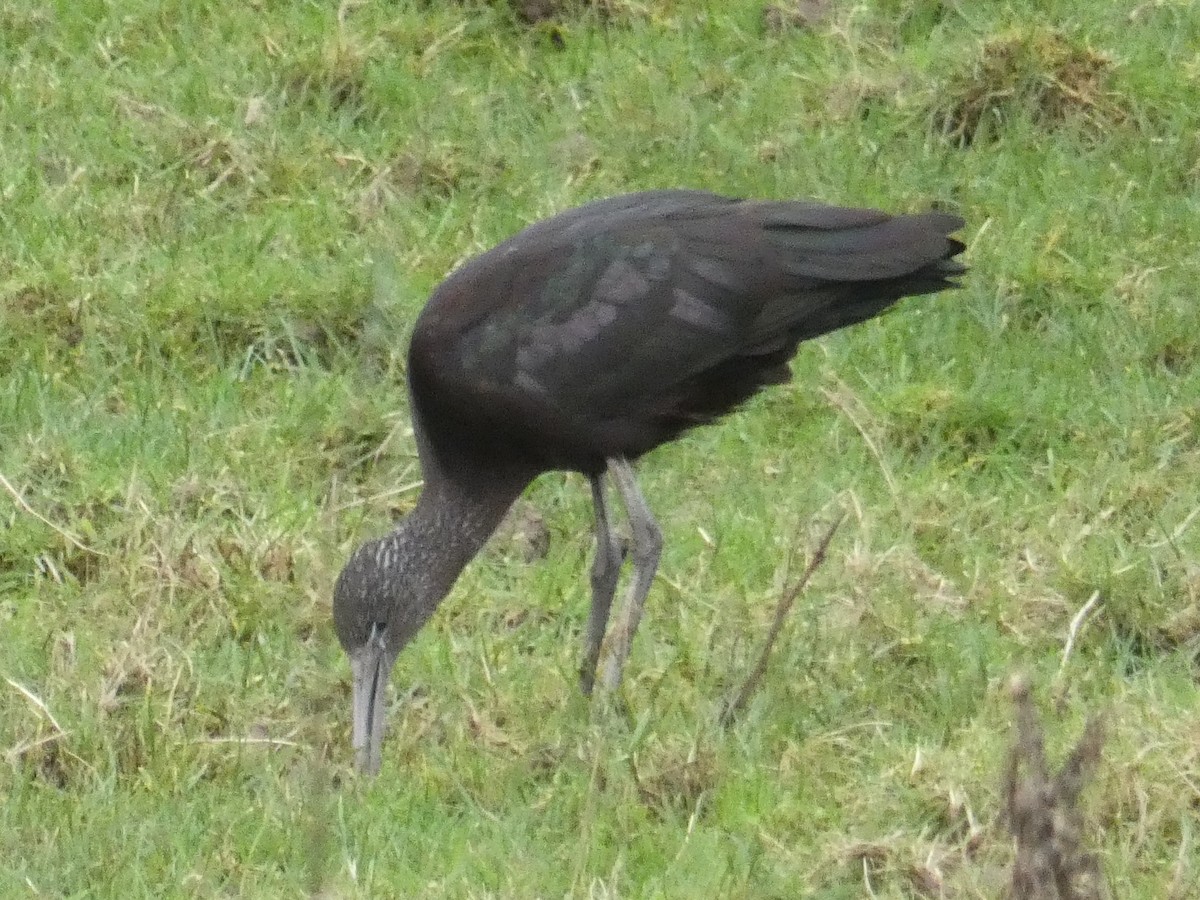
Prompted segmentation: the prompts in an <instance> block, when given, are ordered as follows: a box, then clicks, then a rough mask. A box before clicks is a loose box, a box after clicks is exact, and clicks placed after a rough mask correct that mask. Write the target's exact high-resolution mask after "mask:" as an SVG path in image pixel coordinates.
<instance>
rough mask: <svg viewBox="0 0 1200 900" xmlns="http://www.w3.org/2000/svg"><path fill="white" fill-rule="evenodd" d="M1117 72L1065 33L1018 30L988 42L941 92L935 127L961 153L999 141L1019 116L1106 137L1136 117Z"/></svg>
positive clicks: (1105, 57) (934, 111) (1045, 125)
mask: <svg viewBox="0 0 1200 900" xmlns="http://www.w3.org/2000/svg"><path fill="white" fill-rule="evenodd" d="M1113 70H1114V62H1113V59H1112V57H1110V56H1109V55H1107V54H1105V53H1102V52H1100V51H1098V50H1096V49H1094V48H1092V47H1090V46H1088V45H1086V44H1081V43H1079V42H1078V41H1077V40H1076V39H1075V38H1073V37H1071V36H1068V35H1065V34H1063V33H1062V32H1060V31H1057V30H1054V29H1051V28H1046V27H1037V28H1016V29H1013V30H1011V31H1008V32H1005V33H1002V34H999V35H996V36H995V37H992V38H989V39H988V40H986V41H984V42H983V44H982V46H981V47H980V48H979V51H978V53H976V54H974V55H973V56H972V57H971V58H970V59H969V60H968V61H967V62H966V64H965V65H963V66H962V67H961V68H960V69H959V70H958V71H957V72H955V73H953V74H952V75H951V76H950V78H949V80H948V81H947V82H946V83H944V84H942V85H940V86H939V87H938V90H937V99H936V100H935V101H934V104H933V109H932V121H933V128H934V130H935V131H936V132H938V133H940V134H943V135H945V136H947V137H949V138H950V139H951V140H953V141H955V142H957V143H958V144H960V145H961V146H968V145H970V144H972V143H974V142H975V141H976V140H979V139H982V140H985V141H991V140H995V139H996V138H997V137H998V136H999V134H1000V133H1001V128H1002V127H1003V125H1004V124H1005V123H1006V122H1008V121H1009V120H1011V119H1013V118H1015V117H1018V116H1027V117H1028V118H1029V119H1030V120H1031V121H1032V122H1033V123H1034V124H1035V125H1036V126H1038V127H1039V128H1045V129H1056V128H1059V127H1062V126H1064V125H1066V124H1068V123H1074V124H1077V125H1078V126H1080V127H1081V129H1082V130H1083V131H1085V132H1087V133H1090V134H1091V135H1093V136H1101V135H1103V134H1105V133H1107V132H1108V131H1110V130H1111V129H1112V128H1114V127H1116V126H1118V125H1120V124H1121V123H1122V122H1124V121H1125V120H1126V119H1127V118H1128V115H1129V110H1128V109H1127V107H1126V104H1125V102H1124V100H1123V98H1122V97H1121V96H1120V95H1119V94H1117V93H1116V92H1115V91H1114V90H1113V89H1112V86H1111V83H1110V82H1111V76H1112V73H1113Z"/></svg>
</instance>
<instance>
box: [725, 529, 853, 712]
mask: <svg viewBox="0 0 1200 900" xmlns="http://www.w3.org/2000/svg"><path fill="white" fill-rule="evenodd" d="M844 518H846V514H845V513H842V515H840V516H838V517H837V519H835V520H834V522H833V524H832V525H830V526H829V530H828V531H826V532H825V536H824V537H823V538H821V542H820V543H819V544H817V549H816V552H815V553H813V557H812V559H811V560H809V563H808V566H807V568H805V570H804V574H803V575H801V576H800V580H799V581H797V582H796V583H795V584H794V585H792V587H791V588H790V589H788V590H785V591H784V592H783V595H782V596H781V597H780V598H779V602H778V603H777V604H775V619H774V621H772V622H771V629H770V630H769V631H768V632H767V639H766V641H764V642H763V648H762V652H760V653H759V654H758V662H757V663H755V664H754V668H753V669H752V670H751V672H750V674H749V675H747V676H746V680H745V681H744V682H742V687H741V689H740V690H739V691H738V692H737V695H736V696H735V697H734V698H733V699H732V700H731V701H730V702H729V703H728V704H726V706H725V709H724V710H722V712H721V719H720V721H721V727H722V728H728V727H729V726H730V725H732V724H733V723H734V721H736V719H737V717H738V716H739V715H740V714H741V713H742V712H743V711H744V710H745V708H746V704H747V703H749V702H750V696H751V695H752V694H753V693H754V692H755V690H757V689H758V685H759V682H761V681H762V677H763V674H764V673H765V672H766V671H767V660H768V659H769V658H770V656H771V650H772V648H773V647H774V646H775V640H776V639H777V638H778V637H779V632H780V631H781V630H783V620H784V619H786V618H787V614H788V613H789V612H790V611H791V608H792V605H793V604H795V602H796V598H797V597H799V596H800V594H801V593H802V592H803V591H804V588H805V587H806V586H807V585H808V581H809V579H810V578H812V575H813V572H815V571H817V567H818V566H820V565H821V563H823V562H825V554H826V553H827V552H828V550H829V544H830V542H831V541H832V540H833V535H834V533H835V532H836V531H837V530H838V526H839V525H841V524H842V520H843V519H844Z"/></svg>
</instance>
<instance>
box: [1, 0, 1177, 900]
mask: <svg viewBox="0 0 1200 900" xmlns="http://www.w3.org/2000/svg"><path fill="white" fill-rule="evenodd" d="M608 5H609V7H611V9H612V12H611V14H610V15H608V16H607V17H605V16H602V15H600V14H599V13H596V12H594V11H593V12H586V11H585V12H582V13H579V14H576V15H571V16H566V17H565V18H562V19H561V20H560V21H557V22H541V23H538V24H536V25H533V26H526V25H524V24H523V23H522V22H521V21H520V20H519V19H518V18H517V17H516V16H515V15H514V14H512V13H511V12H510V11H509V10H508V9H507V7H505V6H504V5H503V4H492V5H485V4H482V3H462V4H459V3H421V2H417V0H399V2H396V3H388V4H384V3H364V4H343V6H342V10H341V14H340V15H339V14H338V11H337V9H336V7H335V5H332V4H316V3H307V4H300V3H292V4H289V3H252V4H228V3H215V2H207V3H194V2H187V3H184V2H166V3H151V2H148V0H123V2H99V0H83V2H74V3H66V2H59V3H53V4H30V3H28V2H24V0H0V58H2V59H3V60H4V68H5V74H4V77H3V79H0V109H2V110H3V115H2V116H0V473H2V474H3V475H4V476H5V478H6V480H7V483H8V486H9V487H10V488H11V489H12V490H5V491H4V493H3V494H2V495H0V676H3V678H5V679H7V680H6V681H4V682H2V683H0V750H3V751H4V752H5V757H4V764H3V765H2V766H0V796H3V802H0V861H2V862H0V895H3V896H6V897H7V896H13V897H16V896H69V897H108V896H112V897H122V898H124V897H130V896H146V897H176V896H180V897H183V896H198V897H210V896H263V897H274V896H279V897H287V896H300V895H308V894H320V895H321V896H328V897H356V896H362V897H368V896H416V895H418V894H420V895H422V896H446V897H485V896H496V897H534V896H539V897H559V896H571V897H681V898H682V897H696V896H706V895H708V896H721V897H725V896H732V897H754V898H765V897H780V898H783V897H795V896H813V897H828V898H838V897H860V896H864V895H868V894H870V892H872V891H873V896H878V897H911V896H947V897H994V896H998V895H999V893H1000V891H1001V886H1002V885H1003V884H1004V883H1005V882H1006V879H1007V877H1008V876H1007V870H1008V867H1009V865H1010V862H1011V855H1012V853H1011V841H1010V839H1009V838H1008V837H1007V835H1006V832H1005V830H1004V826H1003V824H1002V823H1001V822H1000V820H999V813H1000V810H1001V808H1002V805H1003V796H1002V791H1001V782H1000V772H1001V769H1002V767H1003V761H1004V758H1005V753H1006V748H1007V746H1008V743H1009V728H1010V722H1011V718H1012V709H1011V704H1010V702H1009V700H1008V698H1007V694H1006V692H1005V690H1004V685H1005V684H1006V681H1007V678H1008V676H1009V675H1010V674H1011V673H1012V672H1014V671H1016V670H1018V669H1022V670H1025V671H1028V672H1030V673H1031V674H1032V676H1033V678H1034V681H1035V684H1036V685H1037V686H1038V688H1039V697H1040V699H1041V701H1042V706H1043V709H1045V710H1052V711H1053V712H1054V716H1053V721H1052V723H1051V724H1050V726H1049V741H1050V745H1051V751H1052V756H1054V757H1056V758H1057V757H1060V756H1061V755H1062V753H1063V752H1064V751H1065V749H1066V748H1067V747H1068V746H1069V745H1070V743H1071V742H1072V741H1074V740H1075V738H1076V737H1077V735H1078V734H1079V732H1080V731H1081V729H1082V724H1083V721H1084V720H1085V719H1086V718H1087V717H1088V716H1089V715H1091V714H1093V713H1096V712H1101V711H1105V712H1107V714H1108V717H1109V733H1110V737H1109V740H1108V744H1107V746H1106V748H1105V752H1104V760H1103V762H1102V763H1101V766H1100V771H1099V775H1098V778H1097V782H1096V783H1095V784H1093V785H1092V786H1091V787H1090V789H1089V790H1088V792H1087V793H1086V795H1085V798H1086V800H1087V810H1088V815H1087V817H1086V823H1087V829H1088V833H1087V841H1088V843H1089V845H1090V847H1091V848H1092V849H1093V850H1095V851H1096V852H1097V853H1098V854H1099V857H1100V859H1101V862H1102V864H1103V866H1104V869H1105V872H1106V874H1107V877H1108V879H1109V881H1110V883H1111V886H1112V890H1113V893H1114V896H1119V897H1135V898H1141V897H1145V898H1162V897H1168V896H1171V897H1177V898H1184V897H1189V896H1196V895H1197V892H1200V866H1197V864H1196V862H1195V858H1196V857H1195V849H1196V839H1197V829H1198V826H1200V788H1198V787H1197V785H1198V784H1200V749H1198V748H1200V731H1198V730H1197V724H1196V723H1197V717H1196V714H1197V704H1198V702H1200V696H1198V691H1197V678H1198V677H1200V663H1198V660H1197V656H1198V653H1200V523H1198V522H1197V518H1200V517H1198V516H1197V509H1198V508H1200V490H1198V489H1197V485H1198V484H1200V366H1198V363H1200V337H1198V335H1200V313H1198V310H1200V307H1198V306H1197V298H1196V285H1197V283H1198V282H1200V253H1198V252H1197V233H1198V225H1197V223H1198V222H1200V139H1198V138H1197V134H1200V102H1198V101H1197V97H1200V57H1198V56H1197V54H1196V49H1195V48H1196V47H1197V46H1200V11H1198V10H1197V9H1196V8H1195V6H1194V5H1193V4H1191V3H1189V2H1186V0H1156V2H1149V3H1135V2H1133V0H1130V2H1128V3H1108V4H1100V3H1092V2H1088V0H1052V2H1036V3H1035V2H1033V0H1009V2H1005V3H987V4H967V3H962V4H959V3H951V2H944V3H943V2H936V0H920V2H916V3H909V2H903V3H902V2H899V0H876V2H866V0H860V2H852V0H844V2H839V0H835V2H834V3H833V4H832V9H831V12H830V14H829V16H828V18H827V19H825V20H824V21H823V22H821V23H819V24H818V25H816V26H815V27H813V28H811V29H807V30H804V29H796V30H784V31H781V32H774V31H770V30H768V29H766V28H764V25H763V21H762V4H760V3H757V2H755V3H750V2H736V3H733V2H730V3H726V2H717V0H709V2H704V0H674V2H664V3H648V2H646V3H643V2H634V0H628V2H612V3H609V4H608ZM655 186H695V187H707V188H710V189H713V190H718V191H723V192H728V193H734V194H742V195H761V196H772V197H794V196H795V197H799V196H810V197H816V198H819V199H822V200H826V201H830V202H839V203H846V204H864V205H878V206H881V207H885V208H888V209H893V210H916V209H922V208H926V207H928V206H929V205H930V204H931V203H935V202H936V203H938V204H941V205H943V206H944V207H946V208H949V209H953V210H955V211H958V212H960V213H961V214H962V215H963V216H964V217H965V218H966V219H967V220H968V222H969V225H968V227H967V229H966V232H965V236H966V239H967V240H968V242H969V244H970V249H969V254H968V255H969V261H970V263H971V266H972V272H971V275H970V277H969V278H968V279H967V283H966V287H965V289H964V290H962V291H959V292H957V293H954V294H943V295H939V296H937V297H933V298H925V299H923V300H918V301H912V302H909V303H907V304H905V305H904V306H903V307H902V308H901V310H900V311H898V312H897V313H896V314H894V315H891V316H888V317H886V318H885V320H884V321H880V322H873V323H870V324H867V325H865V326H862V327H859V328H855V329H853V330H851V331H848V332H845V333H841V334H836V335H833V336H830V337H828V338H825V339H823V340H822V341H820V342H818V343H816V344H814V345H809V346H807V347H806V348H805V349H804V350H803V351H802V352H801V354H800V355H799V357H798V358H797V360H796V362H795V365H794V369H795V374H796V378H795V380H794V382H793V383H792V384H791V385H788V386H785V387H782V388H779V389H776V390H773V391H772V392H770V393H767V394H765V395H763V396H761V397H760V398H758V399H756V400H755V401H754V402H752V403H751V404H749V406H748V408H747V409H746V410H745V411H743V412H741V413H739V414H737V415H735V416H733V417H731V418H730V419H728V420H727V421H726V422H725V423H724V424H722V425H721V426H719V427H715V428H710V429H707V430H703V431H700V432H696V433H694V434H692V435H690V436H688V437H687V438H686V439H685V440H683V441H681V442H680V443H679V444H678V445H676V446H674V447H671V448H668V449H664V450H662V451H659V452H657V453H655V454H653V455H652V456H651V457H650V458H648V459H647V460H645V462H644V464H643V466H642V471H643V473H644V476H643V486H644V488H645V491H646V493H647V495H648V497H649V499H650V501H651V504H652V505H653V506H654V507H655V509H656V510H657V511H658V513H659V514H660V519H661V522H662V525H663V528H664V531H665V534H666V550H665V553H664V557H663V563H662V569H661V577H660V578H659V580H658V582H657V584H656V586H655V589H654V590H653V591H652V593H651V596H650V601H649V605H648V612H647V617H646V620H645V622H644V624H643V626H642V629H641V633H640V634H639V636H638V642H637V644H636V646H635V648H634V654H633V658H632V659H631V661H630V665H629V668H628V670H627V696H628V699H629V702H630V706H631V709H632V720H631V722H630V723H626V722H625V721H623V720H622V719H620V718H619V717H616V716H613V715H611V714H605V713H604V712H602V711H600V710H596V709H589V707H588V705H587V704H586V703H585V702H584V701H583V700H582V699H581V698H580V697H579V696H578V695H577V691H576V688H575V678H574V672H575V668H576V665H577V654H578V644H579V632H580V629H581V626H582V622H583V618H584V616H585V614H586V604H587V579H586V571H587V565H588V560H589V558H590V552H591V545H590V527H591V512H590V508H589V497H588V492H587V490H586V485H585V484H584V483H583V481H582V479H580V478H579V477H577V476H562V475H550V476H546V477H544V478H542V479H541V480H540V481H539V482H538V483H537V484H536V485H535V486H534V487H533V488H532V489H531V490H530V492H529V494H528V498H527V499H528V502H529V503H531V504H533V506H534V507H535V508H536V509H537V510H538V511H539V512H540V514H541V515H542V516H544V518H545V521H546V523H547V525H548V527H549V530H550V537H551V540H550V549H549V554H548V556H547V558H546V559H544V560H542V561H540V562H537V563H535V564H526V563H525V562H524V561H523V560H522V558H521V553H520V550H519V548H518V546H517V544H516V542H515V541H514V540H513V539H511V538H503V537H502V538H500V539H498V540H497V541H496V542H495V543H494V544H493V545H492V548H491V549H490V550H489V551H488V553H487V554H486V555H485V556H484V557H483V558H481V559H480V560H479V561H477V562H476V563H475V564H474V565H473V566H472V567H470V568H469V569H468V571H467V573H466V575H465V576H464V578H463V579H462V581H461V582H460V584H459V586H458V587H457V588H456V590H455V591H454V593H453V594H452V595H451V597H450V598H449V599H448V600H447V602H446V603H445V605H444V606H443V608H442V610H441V611H440V612H439V613H438V615H437V617H436V618H435V619H434V621H433V622H432V623H431V625H430V626H429V627H428V628H427V629H426V630H425V631H424V632H423V633H422V635H421V637H420V638H419V639H418V640H417V641H416V642H415V643H414V644H413V645H412V646H411V647H410V648H409V649H408V650H407V651H406V653H405V654H404V656H403V658H402V660H401V663H400V665H399V666H398V668H397V671H396V674H395V677H394V681H395V683H396V687H397V692H398V696H397V703H396V704H395V705H394V708H393V709H392V713H391V728H392V730H391V733H390V736H389V741H388V743H387V745H386V749H385V763H384V771H383V774H382V776H381V777H380V778H379V779H378V780H377V781H374V782H367V781H363V780H360V779H358V778H356V777H354V776H353V774H352V773H351V772H350V769H349V765H348V763H349V760H350V752H349V748H348V742H349V741H348V712H349V684H348V671H347V666H346V663H345V661H344V659H343V657H342V654H341V651H340V649H339V648H338V646H337V643H336V640H335V639H334V636H333V633H332V629H331V628H330V615H329V597H330V590H331V585H332V581H333V578H334V577H335V576H336V573H337V571H338V569H339V567H340V565H341V564H342V562H343V561H344V560H345V559H346V557H347V555H348V553H349V552H350V551H351V549H352V548H353V546H354V545H355V544H356V542H358V541H359V540H361V539H363V538H365V537H366V536H368V535H373V534H378V533H380V532H381V531H382V530H383V529H385V528H386V527H387V523H388V522H389V521H390V519H391V518H392V517H394V516H395V515H397V514H399V513H401V512H403V511H404V510H406V509H407V508H408V507H409V506H410V505H411V504H412V502H413V499H414V497H415V493H414V492H413V490H412V489H411V488H409V489H408V490H407V491H398V490H397V489H398V488H400V487H403V486H404V485H407V484H411V482H413V481H414V480H416V479H417V478H418V477H419V470H418V469H417V466H416V459H415V451H414V447H413V443H412V438H411V433H410V431H409V430H408V418H407V401H406V397H405V392H404V369H403V361H404V348H405V345H406V340H407V333H408V329H409V327H410V324H411V322H412V320H413V317H414V315H415V313H416V311H417V310H418V309H419V308H420V306H421V304H422V303H423V302H424V299H425V297H426V296H427V294H428V291H429V290H430V289H431V287H432V286H433V285H434V284H435V283H436V282H437V281H438V280H439V279H440V278H442V277H443V275H444V274H445V273H446V272H447V271H448V270H449V269H450V268H451V267H452V266H453V265H454V264H456V263H457V262H459V261H461V260H462V259H464V258H465V257H467V256H469V255H471V254H473V253H475V252H478V251H480V250H482V249H485V248H486V247H488V246H490V245H491V244H493V243H495V242H497V241H499V240H500V239H502V238H503V237H505V236H507V235H509V234H511V233H512V232H514V231H515V230H517V229H518V228H520V227H521V226H523V225H525V224H527V223H529V222H531V221H533V220H534V219H537V218H540V217H543V216H545V215H547V214H549V213H551V212H553V211H556V210H559V209H562V208H565V207H567V206H570V205H573V204H576V203H580V202H583V201H585V200H588V199H592V198H595V197H600V196H605V195H609V194H613V193H618V192H621V191H626V190H633V189H638V188H647V187H655ZM13 492H16V493H19V495H20V497H21V498H22V499H21V501H20V502H18V501H17V500H16V498H15V497H14V496H13ZM839 511H845V512H847V513H848V517H847V520H846V522H845V523H844V524H843V526H842V529H841V531H840V532H839V534H838V536H837V538H836V539H835V541H834V544H833V547H832V549H831V553H830V558H829V560H828V561H827V563H826V565H825V566H824V567H823V568H822V569H820V570H819V571H818V573H817V575H816V577H815V578H814V580H813V583H812V585H811V586H810V589H809V590H808V592H807V593H806V595H805V596H804V597H803V598H801V600H800V602H799V604H798V605H797V608H796V610H795V612H794V614H793V616H792V618H791V619H790V621H789V624H788V626H787V627H786V628H785V631H784V635H783V637H782V640H781V642H780V646H779V647H778V648H777V651H776V655H775V657H774V659H773V661H772V664H771V667H770V669H769V671H768V674H767V677H766V679H765V681H764V684H763V685H762V688H761V690H760V691H759V693H758V694H757V695H756V696H755V698H754V701H753V703H752V704H751V707H750V709H749V711H748V714H747V716H746V718H745V720H744V721H743V722H742V723H741V724H740V725H739V726H738V727H737V728H735V729H734V730H732V731H730V732H723V731H721V730H720V729H718V728H717V727H716V726H715V724H714V721H715V715H716V712H717V710H718V709H719V706H720V703H721V701H722V700H723V699H724V698H725V697H726V696H727V694H728V693H729V691H730V690H732V689H733V688H734V687H735V686H736V684H737V683H738V682H739V680H740V678H741V677H742V676H743V674H744V673H745V672H746V670H747V669H748V668H749V666H750V664H751V662H752V660H753V656H754V653H755V652H756V648H757V646H758V644H759V643H760V641H761V639H762V636H763V635H764V633H765V631H766V628H767V625H768V623H769V621H770V617H771V614H772V609H773V606H774V603H775V599H776V597H777V596H778V594H779V591H780V590H781V588H782V585H783V583H784V581H785V578H787V577H788V575H789V572H790V573H791V574H793V575H794V573H795V571H796V570H797V569H798V568H799V567H800V565H801V562H802V557H803V555H804V553H805V551H806V548H808V547H810V546H811V545H812V543H813V542H814V541H815V539H816V536H817V535H818V534H819V533H820V532H821V530H822V528H823V525H824V523H825V522H827V521H828V520H829V519H830V518H831V517H833V516H834V515H836V514H837V512H839ZM701 530H703V533H702V531H701ZM1096 591H1099V592H1100V595H1101V598H1102V602H1101V604H1100V606H1099V608H1098V611H1097V612H1096V613H1095V614H1094V615H1093V616H1092V618H1091V619H1090V620H1089V622H1088V623H1087V624H1086V626H1085V627H1084V628H1083V630H1082V631H1081V632H1080V634H1079V636H1078V638H1077V641H1076V643H1075V646H1074V649H1073V652H1072V654H1071V656H1070V658H1069V659H1068V660H1067V662H1066V664H1065V665H1062V662H1061V661H1062V652H1063V646H1064V642H1065V639H1066V634H1067V631H1068V626H1069V623H1070V622H1071V619H1072V617H1073V616H1074V615H1075V613H1076V611H1077V610H1078V609H1079V608H1080V607H1081V606H1082V605H1083V604H1084V603H1085V602H1086V601H1087V600H1088V598H1089V597H1090V596H1091V595H1092V594H1093V592H1096ZM1054 698H1057V699H1058V702H1057V703H1055V702H1053V699H1054ZM59 729H61V731H60V730H59Z"/></svg>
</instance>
